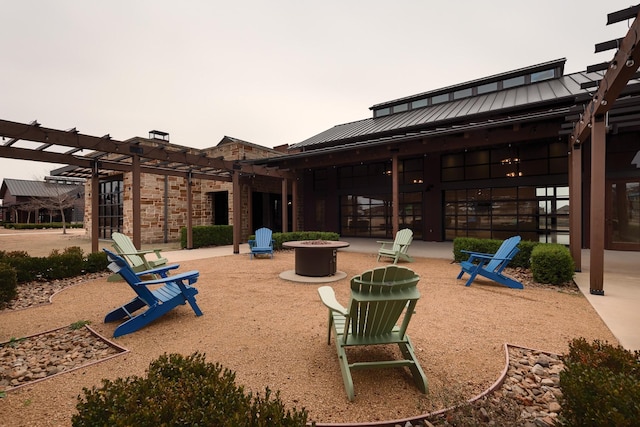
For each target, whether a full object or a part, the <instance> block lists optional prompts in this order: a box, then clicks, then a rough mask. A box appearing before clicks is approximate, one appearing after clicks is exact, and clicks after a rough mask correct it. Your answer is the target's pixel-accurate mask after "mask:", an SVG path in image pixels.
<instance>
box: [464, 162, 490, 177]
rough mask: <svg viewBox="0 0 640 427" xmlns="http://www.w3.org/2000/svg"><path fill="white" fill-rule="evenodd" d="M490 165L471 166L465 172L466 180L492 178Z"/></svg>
mask: <svg viewBox="0 0 640 427" xmlns="http://www.w3.org/2000/svg"><path fill="white" fill-rule="evenodd" d="M490 172H491V169H490V167H489V165H478V166H469V167H467V168H466V170H465V179H487V178H489V177H490V176H491V173H490Z"/></svg>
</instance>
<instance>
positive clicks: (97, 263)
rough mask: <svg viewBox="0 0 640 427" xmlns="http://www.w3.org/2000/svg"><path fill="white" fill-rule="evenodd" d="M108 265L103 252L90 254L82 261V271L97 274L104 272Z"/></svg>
mask: <svg viewBox="0 0 640 427" xmlns="http://www.w3.org/2000/svg"><path fill="white" fill-rule="evenodd" d="M108 265H109V260H108V259H107V254H106V253H105V252H92V253H90V254H89V255H87V258H86V259H85V260H84V271H86V272H87V273H97V272H99V271H105V270H106V269H107V267H108Z"/></svg>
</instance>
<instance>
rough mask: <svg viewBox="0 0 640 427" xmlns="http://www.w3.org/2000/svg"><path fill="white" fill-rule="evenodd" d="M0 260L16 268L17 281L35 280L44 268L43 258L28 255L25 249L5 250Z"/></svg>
mask: <svg viewBox="0 0 640 427" xmlns="http://www.w3.org/2000/svg"><path fill="white" fill-rule="evenodd" d="M2 262H4V263H6V264H9V265H10V266H12V267H13V268H14V269H15V270H16V275H17V276H16V277H17V280H18V283H24V282H31V281H34V280H37V279H38V278H39V277H41V274H42V272H43V271H44V270H45V263H44V258H40V257H37V258H36V257H30V256H29V254H28V253H27V252H25V251H10V252H5V253H4V256H3V257H2Z"/></svg>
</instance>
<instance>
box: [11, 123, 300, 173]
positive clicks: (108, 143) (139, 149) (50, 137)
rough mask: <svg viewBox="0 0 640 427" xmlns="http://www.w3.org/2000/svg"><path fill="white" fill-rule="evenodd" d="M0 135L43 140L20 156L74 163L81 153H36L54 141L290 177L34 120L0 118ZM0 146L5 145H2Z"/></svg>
mask: <svg viewBox="0 0 640 427" xmlns="http://www.w3.org/2000/svg"><path fill="white" fill-rule="evenodd" d="M0 135H2V136H5V137H9V138H11V139H12V140H13V139H16V140H18V139H20V140H25V141H32V142H40V143H42V144H43V145H42V146H41V148H42V149H39V150H38V149H36V150H29V149H26V150H27V151H25V152H24V153H25V154H27V155H26V156H25V157H22V158H21V159H23V160H36V161H45V162H52V163H66V164H75V163H74V162H72V161H71V160H70V159H71V158H78V157H81V156H72V155H67V157H66V158H65V160H62V161H60V160H59V158H58V159H56V160H51V158H50V157H47V156H41V157H39V156H38V155H37V153H38V151H42V152H44V149H43V148H44V147H45V145H47V144H48V146H53V145H57V146H64V147H71V148H72V149H78V150H82V149H87V150H92V151H97V152H101V153H109V154H121V155H122V156H123V159H124V158H129V157H132V156H133V155H138V156H140V160H141V162H147V161H149V160H155V161H171V162H174V163H179V164H184V165H188V166H190V167H191V168H193V171H194V173H196V172H197V169H198V168H216V169H220V170H223V171H231V170H239V171H240V173H243V174H251V175H264V176H271V177H280V178H289V179H293V178H294V174H293V173H291V172H287V171H280V170H278V169H267V168H265V167H263V166H259V165H251V164H247V163H240V162H233V161H229V160H223V159H221V158H220V157H211V156H208V155H207V154H206V153H205V152H199V150H197V149H189V148H187V147H180V146H174V145H168V144H167V143H163V144H158V145H156V144H154V143H153V142H149V143H145V144H143V143H141V142H140V141H135V142H126V141H125V142H122V141H117V140H114V139H111V137H108V135H107V136H105V137H95V136H90V135H84V134H80V133H78V132H77V131H61V130H57V129H49V128H44V127H42V126H41V125H40V124H38V123H37V122H34V123H32V124H30V125H27V124H23V123H16V122H11V121H7V120H0ZM10 142H11V141H10ZM4 147H6V145H5V146H4ZM73 152H75V151H73ZM194 152H195V153H194ZM46 154H47V155H49V154H55V153H51V152H46ZM63 155H64V154H63ZM83 157H84V156H83ZM194 176H195V175H194ZM208 179H214V180H215V179H216V177H215V176H209V177H208Z"/></svg>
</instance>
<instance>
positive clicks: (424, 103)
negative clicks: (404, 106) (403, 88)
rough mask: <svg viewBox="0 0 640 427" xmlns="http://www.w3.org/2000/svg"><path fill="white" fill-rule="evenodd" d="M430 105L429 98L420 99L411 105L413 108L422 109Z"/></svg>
mask: <svg viewBox="0 0 640 427" xmlns="http://www.w3.org/2000/svg"><path fill="white" fill-rule="evenodd" d="M427 105H429V98H424V99H418V100H417V101H413V102H412V103H411V108H422V107H426V106H427Z"/></svg>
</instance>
